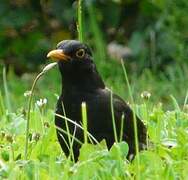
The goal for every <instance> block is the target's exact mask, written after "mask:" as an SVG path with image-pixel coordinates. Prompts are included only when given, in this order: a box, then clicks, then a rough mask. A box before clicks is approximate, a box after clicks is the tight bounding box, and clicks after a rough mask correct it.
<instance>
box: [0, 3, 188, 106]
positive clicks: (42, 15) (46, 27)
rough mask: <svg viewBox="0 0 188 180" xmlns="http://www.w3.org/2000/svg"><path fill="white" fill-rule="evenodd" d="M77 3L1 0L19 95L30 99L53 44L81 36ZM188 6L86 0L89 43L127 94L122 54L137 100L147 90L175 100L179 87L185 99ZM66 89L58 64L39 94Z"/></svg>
mask: <svg viewBox="0 0 188 180" xmlns="http://www.w3.org/2000/svg"><path fill="white" fill-rule="evenodd" d="M77 4H78V3H77V1H73V0H40V1H36V0H1V3H0V64H1V66H0V75H1V77H2V74H3V73H2V72H3V67H6V75H7V82H8V87H9V90H10V91H11V96H12V97H11V99H12V102H15V100H16V101H17V102H18V103H19V102H22V101H23V93H24V92H25V91H26V90H28V89H30V87H31V83H32V81H33V79H34V76H36V73H38V72H39V71H40V70H41V68H42V67H43V66H44V65H45V64H47V63H49V62H47V60H46V54H47V52H48V51H49V50H50V49H52V48H54V47H55V45H56V44H57V43H58V42H59V41H61V40H64V39H77V37H78V35H77V34H78V33H77ZM187 12H188V1H187V0H179V1H176V0H109V1H105V0H87V1H82V16H83V37H84V42H86V43H88V44H89V45H90V46H91V47H92V49H93V52H94V56H95V62H96V64H97V66H98V69H99V72H100V73H101V74H102V76H103V78H104V80H105V81H106V83H107V85H108V86H110V87H112V88H113V89H114V90H115V91H117V93H119V94H120V95H121V96H123V97H125V98H128V93H127V89H126V87H125V81H124V77H123V71H122V68H121V64H120V61H119V59H120V58H123V59H124V61H125V64H126V67H127V70H128V76H129V78H130V81H131V86H132V89H133V94H134V97H135V98H136V100H137V101H138V102H139V99H140V94H141V92H143V91H145V90H147V91H150V92H151V94H152V98H151V99H152V100H153V101H157V102H160V101H161V102H163V103H165V104H167V105H168V104H169V102H171V100H170V98H169V94H173V95H174V96H175V97H176V98H177V99H178V102H180V103H182V102H183V101H184V97H185V94H186V91H187V83H186V82H188V60H187V57H188V18H187ZM0 83H1V85H2V84H3V81H2V78H1V80H0ZM47 89H48V91H47ZM1 90H2V93H3V92H4V90H3V86H1ZM59 90H60V80H59V75H58V72H57V69H56V70H52V71H51V72H50V73H48V75H46V77H44V78H42V80H41V81H40V82H39V85H38V90H37V93H36V94H37V95H38V96H40V97H41V96H43V97H47V98H49V99H51V98H52V97H53V98H52V99H53V101H55V100H56V96H55V95H54V96H52V94H59ZM50 93H51V94H50ZM12 104H13V106H17V103H16V105H15V103H12Z"/></svg>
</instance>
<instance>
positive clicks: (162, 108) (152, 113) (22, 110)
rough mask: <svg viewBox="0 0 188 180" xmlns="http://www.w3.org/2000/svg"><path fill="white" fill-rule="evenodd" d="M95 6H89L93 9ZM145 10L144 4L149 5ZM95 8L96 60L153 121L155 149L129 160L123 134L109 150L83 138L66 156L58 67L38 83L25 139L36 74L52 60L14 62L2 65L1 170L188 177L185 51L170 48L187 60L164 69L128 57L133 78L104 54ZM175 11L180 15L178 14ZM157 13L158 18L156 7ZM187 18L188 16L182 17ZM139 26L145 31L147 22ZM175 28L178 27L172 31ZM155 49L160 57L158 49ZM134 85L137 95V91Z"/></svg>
mask: <svg viewBox="0 0 188 180" xmlns="http://www.w3.org/2000/svg"><path fill="white" fill-rule="evenodd" d="M80 2H81V1H80ZM142 3H143V4H144V3H145V6H143V7H145V8H148V6H146V5H147V3H146V1H143V2H142ZM166 3H167V1H166ZM181 3H183V1H181V2H180V3H179V4H178V5H177V6H181ZM158 6H159V9H157V10H156V11H158V10H159V11H162V8H163V6H164V4H163V3H160V4H159V5H158ZM170 8H172V6H169V7H168V10H169V11H171V12H173V13H174V14H176V13H177V14H178V16H181V13H183V12H184V11H183V10H184V9H185V8H186V7H184V8H183V10H182V11H180V10H179V9H178V10H179V11H175V10H174V9H175V8H172V9H170ZM92 10H93V9H92V7H90V11H91V12H92ZM142 11H144V10H143V9H142ZM156 11H155V13H156ZM91 12H90V20H91V23H92V25H91V27H92V28H93V32H94V37H95V38H94V39H96V40H93V41H92V44H94V47H93V48H94V55H95V59H97V60H96V64H97V67H98V69H99V71H100V73H101V74H102V77H103V79H104V80H105V82H106V84H107V86H108V87H109V88H111V89H113V91H114V92H116V93H117V94H119V95H121V96H122V97H123V98H124V99H126V100H127V101H129V103H130V105H131V107H132V108H134V109H135V112H136V114H137V115H138V116H139V117H140V118H141V119H142V120H143V121H144V123H145V124H146V126H147V129H148V136H149V139H148V144H147V146H148V149H147V150H145V151H142V152H140V153H139V154H137V156H136V157H135V158H134V159H133V160H132V161H130V160H128V159H126V155H127V153H128V145H127V144H126V142H123V141H120V142H119V143H116V144H114V145H113V146H112V148H111V149H110V150H107V147H106V144H105V141H102V142H100V143H99V144H97V145H93V144H87V143H83V145H82V148H81V149H80V157H79V161H78V162H74V161H72V160H71V159H70V158H67V157H65V155H64V153H63V152H62V150H61V148H60V145H59V143H58V141H57V138H56V132H55V125H54V115H55V114H54V109H55V103H56V101H57V97H58V94H59V92H60V77H59V75H58V72H57V71H58V70H57V69H56V67H53V69H49V71H46V72H45V74H44V75H42V76H41V77H40V79H39V80H38V81H37V84H36V86H35V89H34V94H33V97H32V101H31V108H30V126H29V133H28V137H27V140H28V147H26V127H27V122H28V103H29V99H30V97H31V96H30V95H31V93H30V90H31V86H32V83H33V80H34V79H35V78H36V76H37V74H38V73H39V72H41V71H42V70H43V69H44V67H45V65H43V66H42V67H40V68H38V69H39V71H38V72H35V73H25V74H23V75H22V76H21V77H18V76H16V75H15V73H14V71H15V70H14V68H13V69H11V67H10V68H9V71H7V72H6V71H5V67H4V66H1V67H0V68H1V70H0V71H1V72H2V73H1V75H2V78H1V81H0V82H1V86H0V178H1V179H159V178H160V179H187V178H188V168H187V167H188V102H187V101H188V87H187V84H186V82H187V81H188V76H187V74H188V67H187V65H186V61H184V60H183V59H182V57H181V56H183V58H185V59H186V57H185V56H184V55H183V54H181V56H180V54H179V51H178V52H174V53H175V55H172V54H170V55H169V56H173V57H175V56H176V57H178V58H177V59H180V60H181V63H172V64H170V65H168V66H167V67H166V68H165V71H164V72H163V71H161V70H160V68H159V69H155V68H156V67H155V68H154V69H151V68H150V67H149V66H147V67H145V68H143V69H142V68H140V69H142V72H140V70H138V72H139V73H138V72H136V71H135V69H134V68H131V65H130V63H129V62H127V61H125V63H124V65H125V69H126V70H127V74H128V79H129V83H130V84H129V83H127V81H126V76H125V75H124V73H125V70H123V68H122V65H121V63H119V62H117V61H109V62H108V63H107V62H106V61H100V59H101V58H104V56H106V54H103V53H102V52H101V51H100V48H101V46H102V47H103V46H105V43H104V41H103V39H102V38H101V32H100V31H99V29H98V28H99V27H98V25H97V24H96V19H95V17H93V16H92V13H91ZM162 12H164V11H162ZM150 13H151V12H150ZM165 13H167V12H165ZM160 17H163V16H162V15H161V16H160ZM174 17H176V18H177V16H174ZM152 18H154V19H155V18H156V17H155V14H153V16H152ZM162 19H163V18H162ZM161 21H162V20H161ZM169 21H170V23H171V24H173V25H172V26H173V28H174V29H175V30H177V28H178V26H175V25H176V23H175V20H174V21H173V20H172V19H170V20H169ZM162 22H163V21H162ZM181 22H186V21H185V20H184V19H182V21H181ZM181 22H180V23H181ZM81 23H82V19H81V20H79V24H81ZM162 24H163V26H162V27H163V28H162V29H166V28H167V29H168V26H167V25H166V24H165V23H164V22H163V23H162ZM184 24H186V23H184ZM152 27H153V26H152ZM139 30H140V31H141V29H139ZM154 31H155V29H154ZM79 32H80V33H81V32H82V31H79ZM83 32H84V30H83ZM174 32H176V31H173V32H171V33H174ZM138 34H140V33H138ZM146 34H147V33H146ZM79 36H80V37H82V38H83V40H85V39H84V38H86V37H87V36H84V34H80V35H79ZM135 36H136V35H135ZM136 37H138V36H136ZM142 37H143V36H142ZM181 38H182V37H181ZM133 39H134V38H133ZM138 39H139V38H138ZM138 39H137V41H138ZM146 39H147V38H146ZM174 39H175V41H176V43H175V42H174V43H175V44H176V45H177V46H180V45H181V41H180V39H178V36H174ZM132 42H133V40H132ZM168 46H169V45H168ZM185 46H186V43H185V44H183V45H182V46H181V47H180V49H179V50H181V52H182V51H183V49H184V47H185ZM157 49H158V48H157ZM159 49H160V48H159ZM160 50H161V49H160ZM169 52H170V51H169ZM184 53H185V52H184ZM44 56H45V55H44ZM163 56H165V52H163V53H161V54H160V57H163ZM155 57H156V58H157V56H155ZM144 58H145V57H144V55H143V54H142V56H141V59H142V61H139V63H140V62H142V63H143V61H144ZM159 59H160V58H159V57H158V60H159ZM25 60H26V59H25ZM28 61H29V60H28ZM174 61H176V60H174ZM48 63H49V62H47V63H46V64H48ZM142 63H141V64H142ZM142 65H143V64H142ZM142 65H141V66H142ZM141 66H139V67H141ZM114 67H115V68H114ZM129 85H130V86H129ZM129 88H130V91H129ZM130 93H131V96H132V97H133V99H132V98H131V97H130ZM26 149H27V155H26V153H25V151H26Z"/></svg>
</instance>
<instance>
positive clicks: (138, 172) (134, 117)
mask: <svg viewBox="0 0 188 180" xmlns="http://www.w3.org/2000/svg"><path fill="white" fill-rule="evenodd" d="M121 65H122V68H123V73H124V76H125V80H126V84H127V87H128V91H129V96H130V99H131V104H132V105H133V123H134V138H135V148H136V156H137V158H136V159H137V179H140V170H139V167H140V156H139V146H138V130H137V119H136V113H135V103H134V99H133V95H132V90H131V87H130V83H129V80H128V76H127V71H126V68H125V65H124V62H123V60H121Z"/></svg>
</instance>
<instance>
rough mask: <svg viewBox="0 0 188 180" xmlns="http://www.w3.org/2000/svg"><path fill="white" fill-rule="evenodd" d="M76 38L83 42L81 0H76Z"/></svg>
mask: <svg viewBox="0 0 188 180" xmlns="http://www.w3.org/2000/svg"><path fill="white" fill-rule="evenodd" d="M77 30H78V39H79V41H81V42H83V21H82V0H78V25H77Z"/></svg>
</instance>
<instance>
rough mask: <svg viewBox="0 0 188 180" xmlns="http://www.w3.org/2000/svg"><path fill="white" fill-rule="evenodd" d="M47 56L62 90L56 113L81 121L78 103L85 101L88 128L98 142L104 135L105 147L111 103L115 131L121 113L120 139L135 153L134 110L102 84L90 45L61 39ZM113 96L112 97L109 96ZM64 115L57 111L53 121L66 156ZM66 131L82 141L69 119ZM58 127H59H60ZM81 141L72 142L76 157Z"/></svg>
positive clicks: (141, 134)
mask: <svg viewBox="0 0 188 180" xmlns="http://www.w3.org/2000/svg"><path fill="white" fill-rule="evenodd" d="M47 57H49V58H52V59H55V60H57V61H58V66H59V70H60V73H61V76H62V92H61V95H60V97H59V99H58V102H57V106H56V114H60V115H62V116H66V117H67V118H69V119H71V120H73V121H76V122H77V123H78V124H81V122H82V112H81V104H82V102H85V103H86V105H87V121H88V123H87V125H88V131H89V132H90V133H91V134H92V135H93V136H94V137H95V138H96V139H97V140H98V141H99V142H100V141H101V140H103V139H105V140H106V143H107V146H108V148H110V147H111V146H112V145H113V143H114V142H115V138H114V131H113V124H112V105H111V100H113V110H114V118H115V123H116V130H117V135H118V137H119V135H120V129H121V124H122V123H121V121H122V119H123V118H122V116H123V115H124V119H123V120H124V123H123V124H124V126H123V136H122V139H123V140H124V141H126V142H127V143H128V145H129V155H130V154H133V155H134V154H135V143H134V142H135V138H134V125H133V112H132V110H131V109H130V107H129V106H128V105H127V104H126V103H125V101H124V100H122V99H121V98H120V97H119V96H117V95H116V94H113V95H112V94H111V91H110V90H109V89H107V88H106V87H105V84H104V82H103V80H102V78H101V76H100V75H99V73H98V71H97V69H96V65H95V63H94V60H93V56H92V52H91V50H90V48H89V47H88V46H87V45H86V44H84V43H81V42H79V41H76V40H64V41H61V42H60V43H58V44H57V47H56V49H55V50H52V51H50V52H49V53H48V55H47ZM111 97H113V98H111ZM136 119H137V130H138V141H139V149H140V150H141V149H143V147H144V146H145V144H146V128H145V126H144V124H143V123H142V121H141V120H140V119H139V118H138V117H136ZM65 121H66V120H65V119H63V118H62V117H60V116H58V115H56V116H55V124H56V126H57V127H59V128H57V137H58V140H59V143H60V145H61V148H62V150H63V151H64V153H65V154H66V155H67V156H68V155H69V148H68V147H67V144H68V143H65V141H66V142H69V141H68V137H67V134H66V133H63V132H62V130H61V129H63V130H66V124H65ZM68 125H69V131H70V133H71V134H74V135H75V137H76V138H77V139H79V140H80V141H82V142H83V130H82V129H81V128H79V127H78V126H75V125H74V124H72V123H70V122H69V121H68ZM60 128H61V129H60ZM80 146H81V145H80V144H79V143H77V142H76V141H75V142H74V143H73V152H74V156H75V159H76V160H77V159H78V156H79V148H80Z"/></svg>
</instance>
